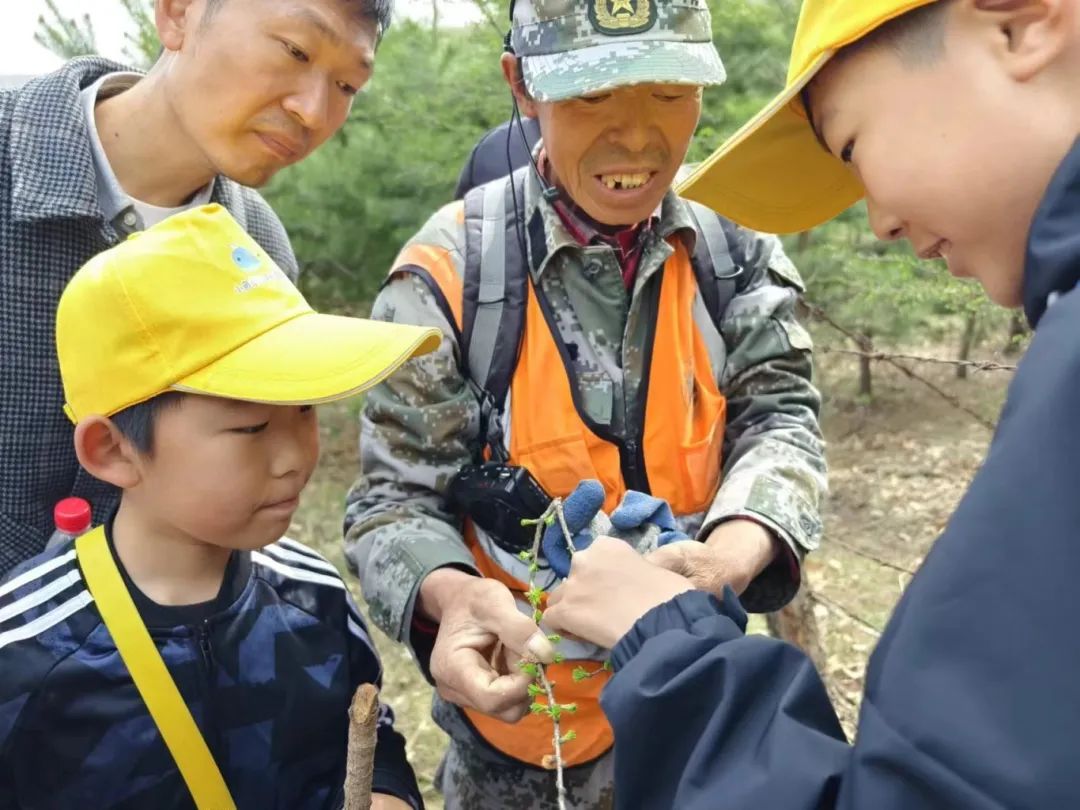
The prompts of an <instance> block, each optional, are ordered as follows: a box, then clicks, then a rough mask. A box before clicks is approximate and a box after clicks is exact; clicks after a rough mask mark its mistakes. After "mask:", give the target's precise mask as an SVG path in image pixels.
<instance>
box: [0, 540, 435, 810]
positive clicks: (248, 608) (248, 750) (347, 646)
mask: <svg viewBox="0 0 1080 810" xmlns="http://www.w3.org/2000/svg"><path fill="white" fill-rule="evenodd" d="M121 574H122V575H123V576H124V578H125V580H126V582H127V584H128V589H129V591H130V592H131V594H132V598H133V599H134V600H135V604H136V607H137V608H138V609H139V613H140V615H141V616H142V619H143V621H144V622H145V623H146V625H147V627H148V629H149V630H150V635H151V638H153V639H154V641H155V642H156V644H157V647H158V650H159V652H160V653H161V656H162V658H163V659H164V661H165V665H166V667H167V668H168V670H169V673H170V674H171V675H172V677H173V679H174V680H175V681H176V686H177V688H178V689H179V690H180V694H181V695H182V696H183V697H184V699H185V701H186V703H187V705H188V707H189V708H190V709H191V713H192V716H193V717H194V719H195V722H196V723H197V724H198V726H199V730H200V731H201V732H202V735H203V737H204V738H205V740H206V742H207V745H208V746H209V747H210V752H211V754H213V756H214V759H215V760H216V762H217V765H218V767H219V768H220V769H221V772H222V776H224V778H225V782H226V784H227V785H228V786H229V790H230V792H231V793H232V795H233V798H234V800H235V801H236V805H237V807H238V808H239V810H248V809H249V808H250V809H251V810H273V809H274V808H281V810H286V808H288V810H316V808H318V810H322V809H323V808H338V807H341V804H342V801H343V796H342V795H341V794H342V786H343V784H344V780H345V752H346V739H347V728H348V717H347V711H348V706H349V701H350V700H351V698H352V695H353V692H354V691H355V689H356V687H357V686H358V685H359V684H361V683H376V684H377V683H379V681H380V678H381V668H380V665H379V659H378V655H377V654H376V652H375V648H374V646H372V643H371V639H370V638H369V637H368V634H367V630H366V629H365V627H364V623H363V620H362V619H361V617H360V614H359V613H358V612H357V610H356V605H355V604H354V603H353V601H352V598H351V597H350V596H349V593H348V591H347V590H346V589H345V584H344V583H343V582H342V581H341V578H340V577H339V576H338V575H337V573H336V571H335V570H334V567H333V565H331V564H330V563H329V562H327V561H326V560H325V559H324V558H322V557H320V556H319V555H318V554H316V553H315V552H313V551H311V550H310V549H308V548H306V547H305V546H302V545H301V544H299V543H296V542H293V541H292V540H288V539H283V540H280V541H278V542H277V543H273V544H271V545H269V546H267V547H266V548H264V549H262V550H261V551H254V552H234V553H233V555H232V558H231V560H230V562H229V565H228V568H227V570H226V574H225V578H224V581H223V583H222V587H221V591H220V593H219V594H218V597H217V598H216V599H215V600H213V601H211V602H207V603H203V604H200V605H191V606H184V607H163V606H161V605H157V604H155V603H153V602H151V601H150V600H149V599H148V598H147V597H146V596H144V595H143V594H142V593H141V592H139V590H138V588H137V587H135V586H134V585H133V583H132V582H131V580H130V579H129V578H128V577H127V575H126V573H125V572H124V571H123V570H121ZM377 733H378V741H377V744H376V750H375V773H374V789H375V791H376V792H381V793H389V794H393V795H396V796H399V797H401V798H402V799H404V800H406V801H408V802H410V803H411V804H412V806H413V807H417V808H420V807H422V806H423V803H422V801H421V799H420V794H419V790H418V789H417V785H416V779H415V777H414V776H413V772H412V769H411V768H410V767H409V764H408V761H407V760H406V758H405V744H404V740H403V739H402V738H401V735H399V734H398V733H397V732H395V731H394V727H393V715H392V714H391V712H390V709H389V708H388V707H385V706H383V707H382V709H381V713H380V715H379V721H378V732H377ZM193 807H194V802H193V801H192V798H191V794H190V793H189V792H188V790H187V787H186V786H185V784H184V781H183V779H182V777H181V776H180V772H179V771H178V770H177V767H176V763H175V761H174V760H173V758H172V756H171V755H170V754H169V751H168V749H167V748H166V747H165V743H164V741H163V740H162V738H161V735H160V733H159V732H158V730H157V726H155V725H154V722H153V720H152V719H151V717H150V715H149V713H148V712H147V710H146V706H145V704H144V703H143V701H142V698H141V697H140V696H139V693H138V691H137V690H136V688H135V684H134V683H133V682H132V680H131V675H130V674H129V673H128V670H127V668H126V667H125V666H124V662H123V660H121V658H120V654H119V653H118V652H117V650H116V645H115V643H114V642H113V640H112V637H111V636H110V635H109V631H108V630H107V629H106V628H105V625H104V624H103V623H102V621H101V614H100V613H99V612H98V610H97V605H96V603H95V602H94V601H93V597H92V596H91V595H90V593H89V591H88V590H87V589H86V583H85V582H84V581H83V577H82V572H81V571H80V568H79V564H78V560H77V559H76V557H75V550H74V548H72V544H71V543H69V544H67V545H65V546H59V547H57V548H55V549H50V550H49V551H46V552H45V553H43V554H40V555H38V556H37V557H34V558H33V559H31V560H29V561H27V562H26V563H23V564H22V565H21V566H18V567H17V568H16V569H15V570H14V571H13V572H12V573H11V576H10V577H9V578H8V579H7V580H5V581H3V582H0V810H10V809H11V808H21V810H46V809H48V810H52V808H56V810H61V809H62V810H70V808H80V810H99V809H104V808H110V810H121V808H124V810H144V809H148V808H153V809H154V810H173V809H174V808H175V809H176V810H180V808H183V809H184V810H187V809H188V808H193Z"/></svg>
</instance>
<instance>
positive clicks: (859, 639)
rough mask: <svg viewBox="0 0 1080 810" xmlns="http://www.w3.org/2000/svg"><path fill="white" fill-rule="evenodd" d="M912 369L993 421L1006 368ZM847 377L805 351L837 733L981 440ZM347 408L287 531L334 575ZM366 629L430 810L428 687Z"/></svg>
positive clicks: (820, 582)
mask: <svg viewBox="0 0 1080 810" xmlns="http://www.w3.org/2000/svg"><path fill="white" fill-rule="evenodd" d="M924 351H925V350H924ZM927 353H934V354H945V350H944V349H942V350H941V351H934V350H933V349H931V350H930V351H929V352H927ZM982 359H990V358H982ZM994 359H1000V358H994ZM917 370H918V372H919V373H920V374H921V375H923V376H925V377H926V378H927V379H929V380H930V381H932V382H933V383H935V384H936V385H938V386H940V387H941V388H943V389H944V390H945V391H947V392H948V393H951V394H953V395H955V396H956V397H958V398H959V399H960V400H961V401H963V403H964V404H965V405H967V406H968V407H969V408H971V409H973V410H975V411H976V412H978V413H980V414H982V415H984V416H985V417H986V418H987V419H990V420H994V419H996V415H997V412H998V410H999V408H1000V405H1001V402H1002V399H1003V396H1004V392H1005V389H1006V386H1007V384H1008V382H1009V379H1010V377H1011V375H1010V374H1008V373H1006V372H976V373H974V374H973V376H972V377H971V378H970V379H968V380H963V381H962V380H957V379H955V375H954V373H953V370H952V369H951V368H948V367H933V366H929V367H928V366H918V367H917ZM854 381H855V368H854V363H853V362H852V360H851V358H848V357H843V356H840V355H827V356H824V357H823V358H820V359H819V363H818V384H819V386H820V387H821V389H822V391H823V392H824V393H825V405H824V408H823V427H824V430H825V434H826V438H827V439H828V442H829V444H828V453H829V464H830V488H831V493H830V498H829V504H828V507H827V511H826V538H825V541H824V543H823V546H822V549H821V550H820V551H819V552H817V553H816V554H813V555H811V556H810V557H809V558H808V560H807V563H806V572H807V576H808V579H809V582H810V585H811V588H812V590H813V592H814V594H816V597H815V600H814V615H815V617H816V618H817V621H818V624H819V628H820V632H821V635H822V638H823V640H824V646H825V652H826V656H827V661H826V672H825V675H826V679H827V682H828V683H829V685H830V689H831V691H832V692H833V694H834V697H835V699H836V703H837V708H838V711H839V712H840V715H841V719H842V720H843V722H844V725H845V727H846V728H847V729H848V731H849V734H850V733H852V732H853V730H854V720H855V717H856V715H857V707H858V700H859V695H860V693H861V688H862V678H863V672H864V669H865V665H866V660H867V657H868V655H869V653H870V651H871V650H872V649H873V646H874V643H875V641H876V632H877V631H878V630H880V629H881V628H882V627H884V625H885V622H886V620H887V618H888V616H889V613H890V612H891V610H892V608H893V606H894V604H895V603H896V600H897V599H898V598H899V596H900V595H901V593H902V592H903V589H904V587H905V586H906V584H907V583H908V581H910V573H909V572H912V571H915V570H916V569H917V568H918V566H919V564H920V563H921V562H922V559H923V557H924V556H925V554H926V552H927V550H928V548H929V546H930V545H931V544H932V542H933V540H934V539H935V538H936V537H937V535H938V534H939V533H940V532H941V530H942V528H943V527H944V526H945V524H946V521H947V520H948V517H949V514H950V513H951V512H952V510H953V508H954V507H955V505H956V502H957V501H958V499H959V498H960V496H961V495H962V493H963V491H964V489H965V488H966V486H967V484H968V482H969V481H970V479H971V477H972V475H973V474H974V473H975V471H976V470H977V468H978V465H979V463H980V460H981V459H982V457H983V455H984V454H985V451H986V447H987V445H988V443H989V440H990V432H989V431H988V430H987V429H986V428H985V427H983V426H981V425H980V424H978V422H976V421H975V420H974V419H973V418H972V417H971V416H969V415H967V414H964V413H962V412H961V411H959V410H957V409H955V408H954V407H953V406H952V405H950V404H949V403H947V402H945V401H944V400H942V399H941V398H940V397H938V396H937V395H935V394H934V393H932V392H931V391H930V390H929V389H927V388H925V387H923V386H922V385H921V384H920V383H917V382H915V381H912V380H910V379H907V378H906V377H904V376H903V375H901V374H900V373H899V372H895V371H892V370H890V369H889V368H888V367H887V366H885V365H883V364H879V365H877V366H875V368H874V398H873V402H872V404H870V405H867V404H860V401H859V399H858V398H857V397H855V396H854V390H855V382H854ZM358 408H359V403H358V402H352V403H348V404H346V405H338V406H328V407H325V408H324V409H323V410H322V411H321V415H320V418H321V422H322V434H323V457H322V462H321V465H320V468H319V470H318V472H317V473H316V476H315V478H314V479H313V481H312V483H311V485H310V486H309V488H308V490H307V491H306V493H305V496H304V502H303V504H302V505H301V508H300V511H299V512H298V514H297V518H296V521H295V523H294V527H293V536H294V537H296V538H297V539H299V540H301V541H302V542H305V543H309V544H311V545H312V546H314V547H316V548H318V549H319V550H321V551H322V552H323V553H324V554H326V555H327V556H328V557H329V558H330V559H331V560H333V561H334V562H335V563H336V564H338V565H339V566H340V567H341V569H342V570H345V567H344V559H343V556H342V548H341V540H340V537H341V529H340V527H341V514H342V505H343V502H344V497H345V492H346V490H347V488H348V486H349V484H350V483H351V482H352V480H353V478H354V476H355V474H356V465H357V460H356V459H357V452H356V448H357V419H356V414H357V410H358ZM353 584H354V585H355V581H353ZM752 629H756V630H758V631H761V630H762V629H763V622H761V621H760V620H758V621H756V622H754V623H753V624H752ZM374 635H375V637H376V642H377V644H378V646H379V648H380V651H381V653H382V656H383V663H384V667H385V673H386V674H385V682H384V688H383V692H384V697H385V699H386V701H387V702H388V703H390V705H391V706H392V707H393V708H394V710H395V712H396V714H397V718H398V727H399V728H400V729H401V730H402V732H403V733H404V734H405V735H406V736H407V739H408V741H409V742H408V753H409V757H410V760H411V761H412V763H413V766H414V768H415V769H416V771H417V774H418V776H419V778H420V784H421V787H422V789H423V790H424V794H425V799H426V801H427V802H428V806H429V807H430V808H442V802H441V800H440V799H439V796H438V794H437V793H436V792H435V791H434V789H433V787H432V782H431V779H432V776H433V775H434V773H435V767H436V765H437V763H438V761H439V758H440V756H441V752H442V749H443V746H444V744H445V738H444V736H443V735H442V732H441V731H440V730H439V729H438V728H437V727H436V726H435V725H434V724H433V723H432V721H431V718H430V716H429V714H428V710H429V703H430V696H431V690H430V687H429V686H428V685H427V683H426V682H425V681H424V680H423V679H422V678H421V677H420V675H419V674H418V671H417V669H416V667H415V666H414V664H413V663H412V660H411V659H410V657H409V655H408V653H407V652H406V651H405V650H404V649H403V648H402V647H400V646H398V645H396V644H393V643H391V642H390V641H389V640H388V639H387V638H386V637H385V636H383V635H382V634H381V633H378V632H375V633H374Z"/></svg>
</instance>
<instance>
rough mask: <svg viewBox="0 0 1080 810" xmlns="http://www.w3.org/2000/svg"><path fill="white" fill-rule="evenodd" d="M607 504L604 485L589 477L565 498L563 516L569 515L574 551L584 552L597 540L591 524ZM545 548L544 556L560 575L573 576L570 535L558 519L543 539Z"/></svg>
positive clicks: (542, 542)
mask: <svg viewBox="0 0 1080 810" xmlns="http://www.w3.org/2000/svg"><path fill="white" fill-rule="evenodd" d="M603 505H604V487H603V486H601V484H600V482H599V481H594V480H592V479H588V480H585V481H582V482H581V483H580V484H578V485H577V488H576V489H575V490H574V491H573V492H571V493H570V497H568V498H567V499H566V500H565V501H563V505H562V510H563V517H564V518H566V528H567V529H568V530H569V531H570V535H571V537H573V538H574V550H575V551H581V550H584V549H586V548H588V547H589V545H590V544H591V543H592V541H593V536H592V532H591V531H589V524H590V523H592V519H593V518H594V517H596V513H597V512H599V511H600V508H601V507H602V506H603ZM540 543H541V546H542V547H543V549H544V557H546V558H547V562H548V565H550V566H551V570H552V571H554V572H555V573H556V574H557V575H558V576H560V577H564V578H565V577H567V576H569V575H570V550H569V549H568V548H567V547H566V537H565V535H564V534H563V530H562V526H560V525H559V521H558V520H556V521H555V522H554V523H552V524H551V525H550V526H548V527H547V528H546V529H544V536H543V538H542V539H541V541H540Z"/></svg>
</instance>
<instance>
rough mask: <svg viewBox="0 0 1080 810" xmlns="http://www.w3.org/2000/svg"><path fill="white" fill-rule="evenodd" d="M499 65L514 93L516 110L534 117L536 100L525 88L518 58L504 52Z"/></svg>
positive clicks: (528, 116)
mask: <svg viewBox="0 0 1080 810" xmlns="http://www.w3.org/2000/svg"><path fill="white" fill-rule="evenodd" d="M499 66H500V67H501V68H502V72H503V78H504V79H506V83H507V85H509V87H510V92H511V93H513V94H514V99H515V100H516V101H517V105H518V110H520V111H521V114H522V115H524V116H525V117H527V118H536V102H535V101H533V99H532V97H530V96H529V93H528V91H527V90H526V89H525V79H524V78H523V77H522V75H521V71H520V70H519V69H518V58H517V57H516V56H514V54H512V53H504V54H503V55H502V59H501V60H500V62H499Z"/></svg>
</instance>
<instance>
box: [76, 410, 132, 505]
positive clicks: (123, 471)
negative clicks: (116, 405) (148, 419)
mask: <svg viewBox="0 0 1080 810" xmlns="http://www.w3.org/2000/svg"><path fill="white" fill-rule="evenodd" d="M75 455H76V456H78V459H79V463H80V464H81V465H82V466H83V468H84V469H85V470H86V471H87V472H88V473H90V474H91V475H92V476H94V478H97V479H99V480H101V481H105V482H106V483H109V484H112V485H113V486H116V487H120V488H121V489H131V488H132V487H133V486H135V485H136V484H138V483H139V480H140V479H141V477H142V476H141V472H140V471H141V466H140V464H139V454H138V451H137V450H136V449H135V447H134V446H133V445H132V444H131V442H130V441H128V440H127V438H125V437H124V435H123V434H122V433H121V432H120V431H119V430H118V429H117V427H116V425H114V424H113V423H112V420H110V419H107V418H105V417H104V416H88V417H86V418H85V419H82V420H80V421H79V424H77V425H76V426H75Z"/></svg>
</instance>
